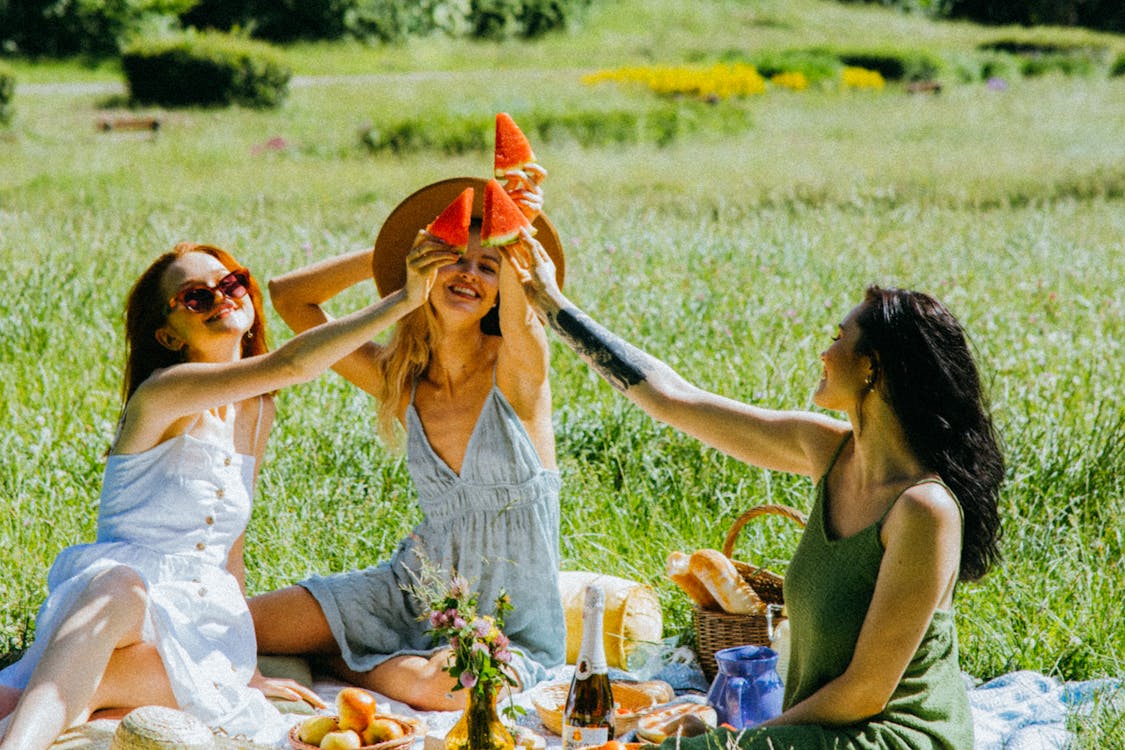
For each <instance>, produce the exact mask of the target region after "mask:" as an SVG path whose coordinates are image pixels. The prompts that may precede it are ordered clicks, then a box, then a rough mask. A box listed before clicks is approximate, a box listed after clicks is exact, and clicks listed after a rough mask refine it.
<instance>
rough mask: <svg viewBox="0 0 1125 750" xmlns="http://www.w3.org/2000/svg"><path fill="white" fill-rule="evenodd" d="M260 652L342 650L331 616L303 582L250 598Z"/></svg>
mask: <svg viewBox="0 0 1125 750" xmlns="http://www.w3.org/2000/svg"><path fill="white" fill-rule="evenodd" d="M246 603H247V605H248V606H249V607H250V616H251V617H252V618H253V619H254V635H255V636H256V637H257V639H258V653H261V654H308V655H324V654H331V653H339V647H338V646H337V645H336V639H335V637H333V635H332V630H331V629H330V628H329V627H328V620H326V619H325V618H324V612H323V611H322V610H321V609H320V605H319V604H317V601H316V599H314V598H313V595H312V594H310V593H309V592H308V591H307V590H306V589H305V588H303V587H301V586H289V587H288V588H284V589H278V590H277V591H270V592H269V593H266V594H260V595H259V596H255V597H251V598H250V599H249V600H247V602H246Z"/></svg>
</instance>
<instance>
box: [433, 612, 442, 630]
mask: <svg viewBox="0 0 1125 750" xmlns="http://www.w3.org/2000/svg"><path fill="white" fill-rule="evenodd" d="M444 624H445V613H444V612H431V613H430V627H431V628H434V629H437V628H440V627H441V626H442V625H444Z"/></svg>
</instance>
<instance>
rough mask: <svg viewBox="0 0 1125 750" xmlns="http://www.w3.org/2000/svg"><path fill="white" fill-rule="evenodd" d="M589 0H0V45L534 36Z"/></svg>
mask: <svg viewBox="0 0 1125 750" xmlns="http://www.w3.org/2000/svg"><path fill="white" fill-rule="evenodd" d="M591 2H592V0H0V51H3V52H4V53H7V54H19V55H26V56H36V55H44V56H49V57H64V56H68V55H75V54H85V55H91V56H94V57H112V56H116V55H117V54H118V53H119V52H120V51H121V49H122V48H123V47H125V46H127V45H128V44H129V43H131V42H132V41H134V40H135V39H137V38H140V37H142V36H153V35H155V34H156V33H157V32H160V33H167V32H173V31H179V30H180V29H181V28H191V27H194V28H197V29H214V30H219V31H237V32H239V33H242V34H248V35H249V36H253V37H256V38H259V39H263V40H266V41H270V42H292V41H296V40H302V39H307V40H315V39H341V38H354V39H360V40H364V41H380V42H396V41H401V40H403V39H406V38H408V37H412V36H427V35H430V34H446V35H449V36H473V37H478V38H487V39H502V38H508V37H523V38H534V37H538V36H541V35H543V34H546V33H548V32H551V31H555V30H561V29H566V28H570V27H572V26H574V25H575V24H576V23H577V22H578V20H579V18H580V16H581V15H582V13H583V12H584V11H585V10H586V8H588V7H589V5H590V3H591Z"/></svg>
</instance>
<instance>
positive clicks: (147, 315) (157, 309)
mask: <svg viewBox="0 0 1125 750" xmlns="http://www.w3.org/2000/svg"><path fill="white" fill-rule="evenodd" d="M188 253H206V254H207V255H210V256H211V257H213V258H215V259H216V260H218V261H219V262H220V263H222V264H223V266H224V267H225V268H226V269H227V270H228V271H233V270H235V269H236V268H242V264H240V263H239V262H238V261H236V260H235V259H234V257H233V256H232V255H231V254H230V253H228V252H227V251H226V250H223V249H222V248H218V247H215V246H213V245H201V244H198V243H195V242H181V243H179V244H178V245H176V246H175V247H174V248H172V249H171V250H170V251H169V252H166V253H164V254H163V255H161V256H160V257H159V258H157V259H156V260H155V261H153V263H152V265H150V266H149V267H148V268H147V269H146V270H145V272H144V273H142V274H141V276H140V278H139V279H137V281H136V283H135V284H133V288H132V290H131V291H130V292H129V299H128V301H127V302H126V303H125V352H126V354H125V380H124V383H123V384H122V387H121V396H122V400H123V401H125V402H127V401H128V400H129V398H130V397H131V396H132V395H133V392H134V391H136V390H137V386H139V385H140V384H141V383H143V382H144V381H145V379H146V378H148V376H149V375H151V374H152V373H153V372H154V371H155V370H159V369H160V368H162V367H169V366H171V365H174V364H177V363H179V362H182V361H183V354H182V353H181V352H178V351H172V350H170V349H166V348H164V346H162V345H161V344H160V342H159V341H157V340H156V332H157V331H158V330H159V329H160V328H162V327H163V326H164V321H165V319H166V317H167V310H168V296H167V293H166V292H165V291H164V288H163V287H164V285H163V281H164V274H165V273H166V272H167V271H168V267H169V266H171V265H172V264H173V263H174V262H176V260H177V259H179V258H182V257H183V256H185V255H187V254H188ZM250 301H251V304H253V305H254V324H253V325H252V326H251V327H250V330H249V332H248V333H249V334H251V335H249V336H244V337H243V339H242V356H243V358H246V357H253V356H255V355H258V354H265V353H266V352H267V351H269V346H268V344H267V342H266V316H265V307H264V303H263V301H262V290H261V289H260V288H259V287H258V282H257V281H255V280H254V277H253V276H252V275H251V276H250Z"/></svg>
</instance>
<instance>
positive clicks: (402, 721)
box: [289, 687, 420, 750]
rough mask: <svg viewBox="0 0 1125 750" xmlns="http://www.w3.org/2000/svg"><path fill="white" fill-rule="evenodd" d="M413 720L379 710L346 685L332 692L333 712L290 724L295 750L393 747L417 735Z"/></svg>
mask: <svg viewBox="0 0 1125 750" xmlns="http://www.w3.org/2000/svg"><path fill="white" fill-rule="evenodd" d="M419 732H420V725H419V722H418V720H417V719H412V718H410V717H407V716H397V715H395V714H391V713H386V712H381V711H379V706H378V705H377V704H376V702H375V697H374V696H373V695H371V693H369V692H367V691H366V690H362V689H360V688H355V687H346V688H344V689H343V690H341V691H340V692H339V693H338V694H337V695H336V714H335V715H328V714H317V715H316V716H310V717H309V718H307V719H304V720H302V721H301V722H300V723H298V724H294V725H293V727H292V728H291V729H290V730H289V744H291V745H292V746H293V747H294V749H295V750H393V748H399V747H405V746H406V745H409V744H410V743H412V742H413V741H414V738H415V737H417V736H418V735H419Z"/></svg>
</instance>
